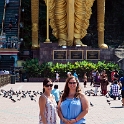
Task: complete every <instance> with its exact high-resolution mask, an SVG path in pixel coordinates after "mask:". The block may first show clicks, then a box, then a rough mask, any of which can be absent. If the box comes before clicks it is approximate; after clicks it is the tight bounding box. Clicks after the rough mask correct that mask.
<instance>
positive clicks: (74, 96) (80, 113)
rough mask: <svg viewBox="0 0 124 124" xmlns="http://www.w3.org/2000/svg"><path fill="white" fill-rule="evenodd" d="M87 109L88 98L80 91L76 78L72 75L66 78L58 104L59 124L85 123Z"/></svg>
mask: <svg viewBox="0 0 124 124" xmlns="http://www.w3.org/2000/svg"><path fill="white" fill-rule="evenodd" d="M88 109H89V104H88V100H87V98H86V96H85V95H84V94H82V93H81V88H80V86H79V82H78V80H77V79H76V78H75V77H74V76H71V77H69V78H67V80H66V84H65V88H64V92H63V95H62V97H61V99H60V101H59V104H58V115H59V117H60V124H86V119H85V118H84V116H85V115H86V114H87V113H88Z"/></svg>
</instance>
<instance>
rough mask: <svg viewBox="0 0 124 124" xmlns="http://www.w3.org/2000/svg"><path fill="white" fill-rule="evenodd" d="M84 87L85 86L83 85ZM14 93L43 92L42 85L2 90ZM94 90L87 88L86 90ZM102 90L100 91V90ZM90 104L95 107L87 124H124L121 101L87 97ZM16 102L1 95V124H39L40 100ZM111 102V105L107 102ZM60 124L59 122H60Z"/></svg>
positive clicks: (5, 87)
mask: <svg viewBox="0 0 124 124" xmlns="http://www.w3.org/2000/svg"><path fill="white" fill-rule="evenodd" d="M81 85H82V84H81ZM82 86H83V85H82ZM63 87H64V83H59V89H61V90H63ZM11 88H12V89H13V90H14V91H16V90H17V91H19V90H20V91H27V90H31V91H39V92H40V91H42V83H24V82H23V83H16V84H8V85H6V86H4V87H1V88H0V90H1V89H4V90H10V89H11ZM88 89H94V88H93V87H91V86H89V84H88V86H87V88H85V89H84V91H85V90H88ZM99 90H100V89H99ZM87 97H88V100H89V102H91V103H92V104H93V105H94V106H93V107H92V106H90V109H89V113H88V114H87V116H86V119H87V124H124V108H122V107H121V100H115V101H114V100H112V99H110V98H106V97H105V96H100V95H99V94H98V96H87ZM18 98H19V97H18ZM18 98H17V97H14V99H15V100H16V102H12V101H11V100H10V99H9V98H4V97H3V95H0V124H38V115H39V106H38V98H39V95H38V96H37V97H36V98H35V99H36V102H35V101H34V100H33V101H32V100H31V99H30V97H29V96H27V97H26V98H22V99H21V100H20V101H18V100H17V99H18ZM107 99H108V100H110V101H111V104H110V105H109V104H108V103H107V102H106V100H107ZM58 124H59V122H58Z"/></svg>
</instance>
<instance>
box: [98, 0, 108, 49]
mask: <svg viewBox="0 0 124 124" xmlns="http://www.w3.org/2000/svg"><path fill="white" fill-rule="evenodd" d="M104 16H105V0H97V22H98V45H99V48H103V49H107V48H108V46H107V45H106V44H104Z"/></svg>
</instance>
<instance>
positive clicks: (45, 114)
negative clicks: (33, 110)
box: [39, 78, 57, 124]
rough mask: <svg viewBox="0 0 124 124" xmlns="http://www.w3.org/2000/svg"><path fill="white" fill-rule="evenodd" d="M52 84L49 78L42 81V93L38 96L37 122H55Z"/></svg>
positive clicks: (42, 123)
mask: <svg viewBox="0 0 124 124" xmlns="http://www.w3.org/2000/svg"><path fill="white" fill-rule="evenodd" d="M52 86H53V83H52V81H51V79H49V78H47V79H45V80H44V81H43V94H42V95H41V96H40V98H39V107H40V114H39V124H57V108H56V107H57V104H56V101H55V98H54V96H53V95H52V94H51V90H52Z"/></svg>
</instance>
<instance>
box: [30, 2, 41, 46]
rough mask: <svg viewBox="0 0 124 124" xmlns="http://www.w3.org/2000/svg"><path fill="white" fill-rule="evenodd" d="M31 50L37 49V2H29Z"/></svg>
mask: <svg viewBox="0 0 124 124" xmlns="http://www.w3.org/2000/svg"><path fill="white" fill-rule="evenodd" d="M31 19H32V48H38V47H39V43H38V22H39V0H31Z"/></svg>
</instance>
